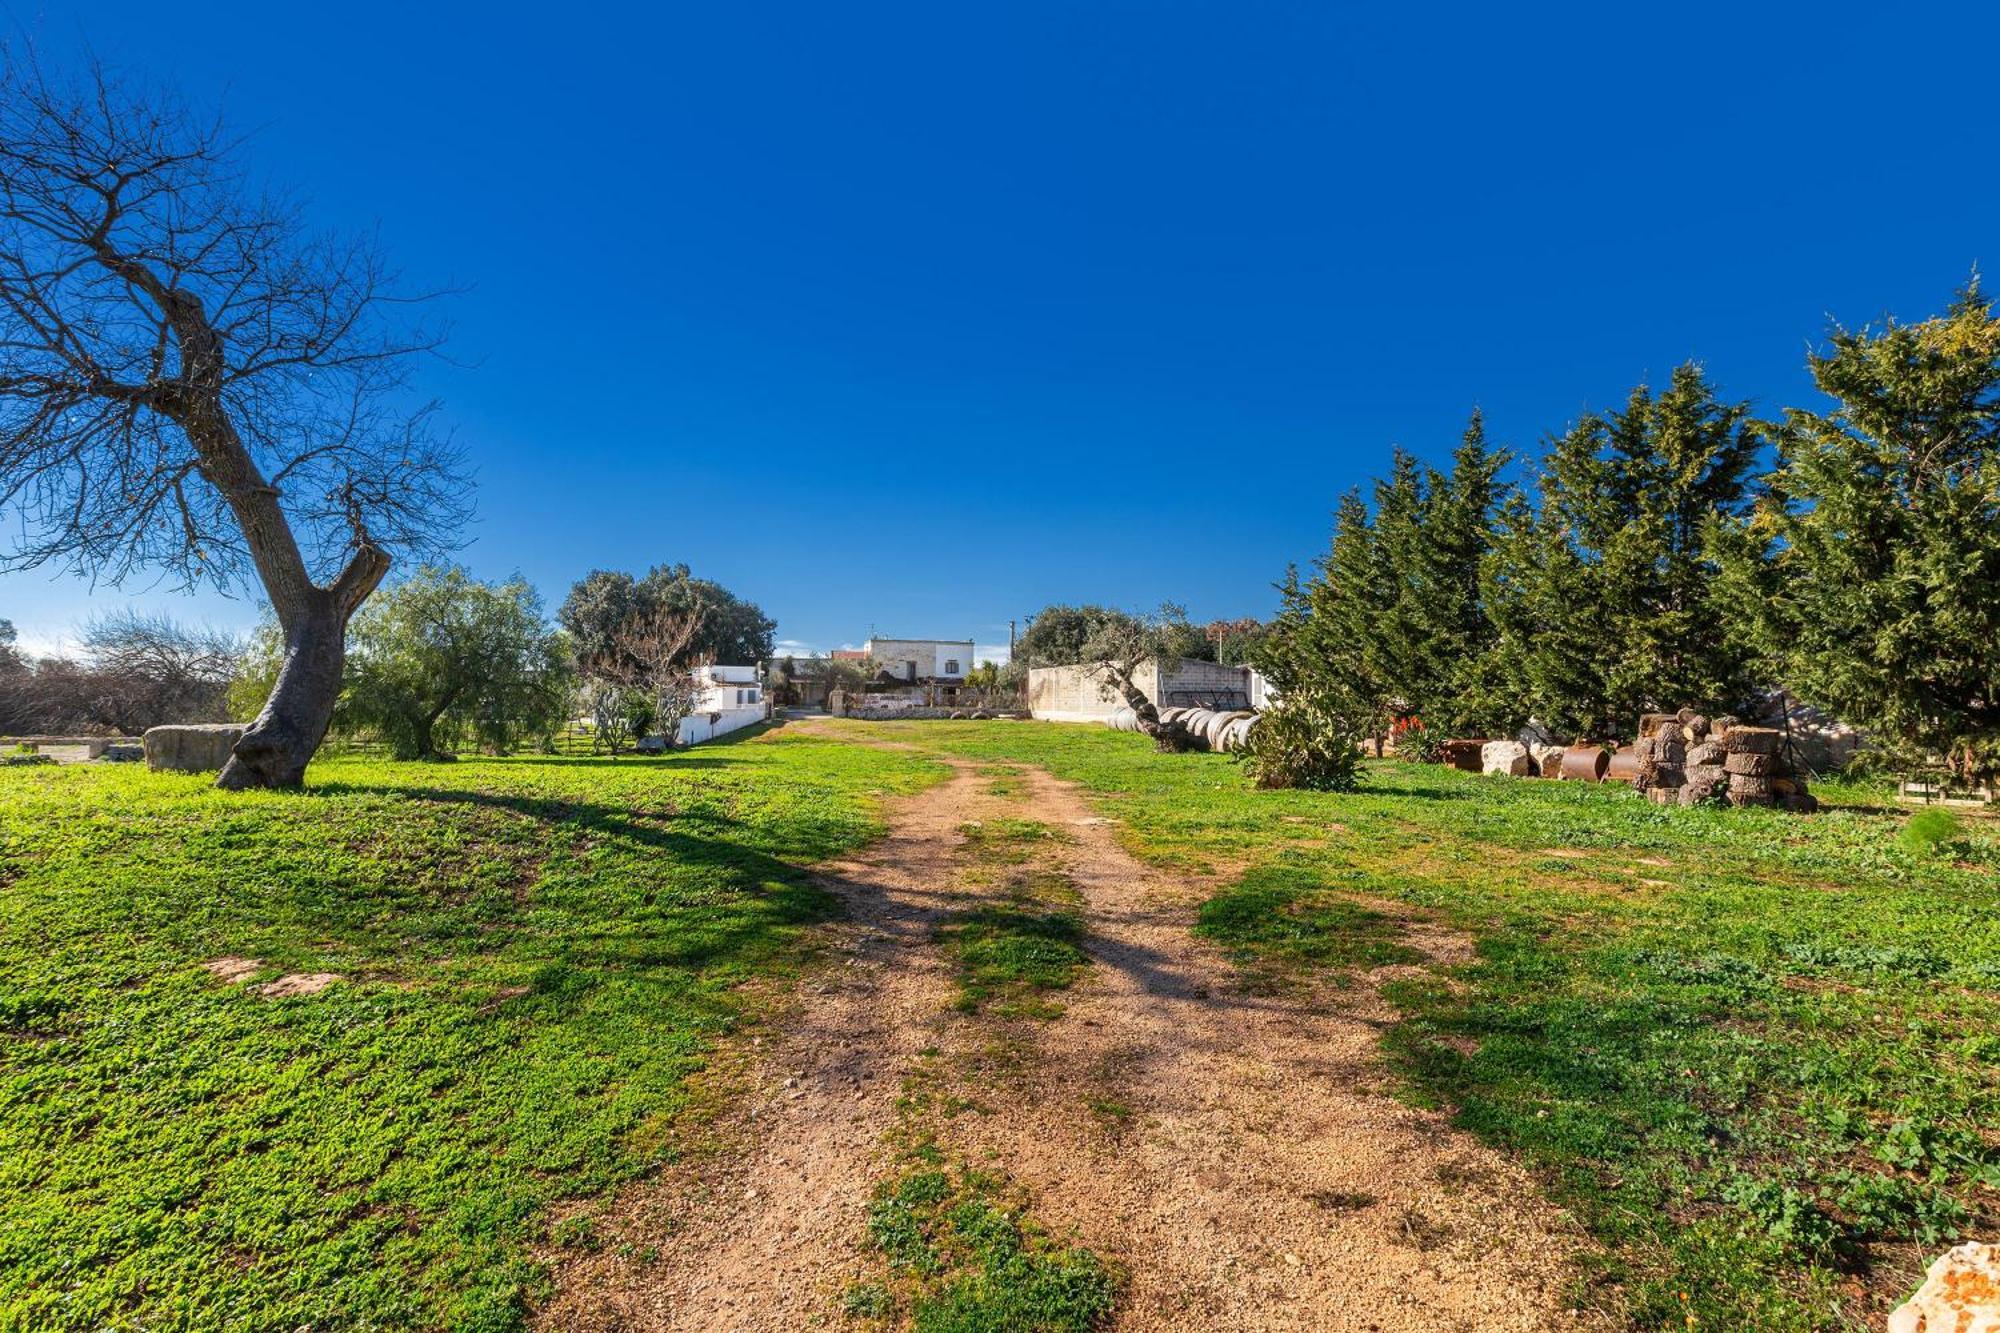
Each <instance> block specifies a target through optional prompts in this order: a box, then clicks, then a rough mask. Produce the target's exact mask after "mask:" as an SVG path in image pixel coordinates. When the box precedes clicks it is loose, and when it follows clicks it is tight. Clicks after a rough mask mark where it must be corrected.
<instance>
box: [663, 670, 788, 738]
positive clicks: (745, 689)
mask: <svg viewBox="0 0 2000 1333" xmlns="http://www.w3.org/2000/svg"><path fill="white" fill-rule="evenodd" d="M694 687H695V697H694V711H693V712H691V713H689V714H688V715H687V716H686V717H684V718H682V719H681V726H680V732H679V734H678V735H677V736H676V737H675V740H676V741H677V742H679V743H680V744H682V745H699V744H701V742H703V741H709V740H714V739H715V738H716V737H717V736H727V735H728V734H729V733H730V732H732V731H741V730H742V729H743V728H744V727H747V726H750V725H752V724H753V723H757V722H762V721H763V720H764V719H765V718H766V717H768V716H770V710H769V708H768V707H766V705H765V702H764V687H763V686H762V685H760V684H758V682H757V668H756V667H753V666H703V667H696V668H695V671H694Z"/></svg>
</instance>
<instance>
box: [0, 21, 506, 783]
mask: <svg viewBox="0 0 2000 1333" xmlns="http://www.w3.org/2000/svg"><path fill="white" fill-rule="evenodd" d="M0 60H5V61H6V63H5V65H4V67H0V510H4V511H5V512H7V514H8V515H9V517H10V518H11V520H12V521H11V523H10V524H9V526H10V528H12V529H13V530H14V532H15V533H16V540H15V542H14V546H13V549H11V550H9V551H6V552H4V553H0V568H8V569H27V568H35V567H37V566H43V565H53V566H55V567H58V568H66V569H69V570H71V571H72V572H75V573H77V574H80V575H84V576H89V577H93V578H97V579H102V580H105V581H108V582H111V583H114V584H115V583H117V582H119V581H120V580H121V579H123V578H125V577H127V576H128V575H131V574H133V573H135V572H137V571H140V570H157V571H163V572H164V573H165V574H166V575H167V577H168V578H169V579H171V580H173V581H175V582H177V583H179V584H180V585H182V586H185V587H193V586H195V585H198V584H203V583H209V584H213V585H215V586H218V587H223V588H231V587H241V586H246V585H247V584H248V583H249V580H250V576H252V575H254V576H255V579H256V582H257V584H258V585H260V586H261V589H262V591H263V593H264V595H265V596H266V597H267V598H268V599H269V601H270V603H271V606H272V608H273V610H274V611H275V612H276V615H277V619H278V623H279V625H280V627H281V629H282V631H283V634H284V640H285V651H284V660H283V664H282V666H281V668H280V670H279V673H278V676H277V682H276V685H275V687H274V688H273V690H272V692H271V695H270V698H269V699H268V701H267V702H266V703H265V705H264V708H263V711H262V712H261V713H260V714H259V715H258V717H257V719H256V720H255V721H254V722H253V723H252V724H251V726H250V728H249V730H248V732H247V733H246V734H245V736H244V737H243V739H242V741H241V742H240V743H239V744H238V745H237V747H236V752H235V755H234V757H233V758H232V759H231V760H230V762H229V764H228V766H227V767H225V768H224V769H223V771H222V775H221V777H220V778H219V779H218V782H219V783H220V785H222V786H224V787H232V788H240V787H253V786H269V787H292V786H297V785H298V784H299V783H300V781H301V780H302V779H303V776H304V773H305V767H306V763H307V761H308V760H310V759H311V757H312V755H313V752H314V751H315V750H316V749H317V748H318V746H319V743H320V741H321V739H322V738H323V737H324V735H325V733H326V728H327V723H328V721H329V719H330V718H331V716H332V712H333V706H334V701H335V698H336V697H337V695H338V693H339V690H340V678H341V670H342V666H343V663H344V659H345V651H346V629H347V622H348V620H349V618H350V617H351V616H352V615H353V614H354V612H355V610H356V608H358V607H359V606H360V605H361V604H362V602H363V601H365V600H366V599H367V597H368V596H369V594H370V593H372V592H373V591H374V590H375V588H376V587H377V586H378V585H379V584H380V583H381V581H382V578H383V576H384V575H385V574H386V573H387V572H388V570H389V565H390V556H391V552H393V551H399V550H401V551H408V550H432V549H436V548H437V547H438V546H439V545H440V543H441V542H446V541H448V540H449V537H450V535H451V534H453V533H454V532H455V531H456V530H457V529H458V527H459V526H460V525H461V524H462V523H463V522H464V520H465V518H466V516H467V499H466V496H467V488H466V484H465V482H464V479H463V475H462V472H461V468H460V460H459V458H458V455H457V452H456V450H454V449H453V448H452V447H451V446H450V444H449V443H448V442H445V441H440V440H439V439H438V438H437V437H436V436H435V435H434V433H433V431H432V430H431V427H430V422H431V418H432V408H431V407H430V406H421V407H414V406H412V405H410V404H409V403H407V401H406V391H407V388H408V373H409V369H410V366H411V363H412V359H413V358H414V357H415V356H416V355H417V354H419V353H422V352H425V351H428V350H432V349H435V348H436V347H437V345H438V342H439V339H440V336H441V335H440V334H439V333H438V332H437V331H435V330H432V329H429V328H426V327H424V326H422V325H421V324H415V323H412V322H411V321H410V320H409V319H408V318H407V317H406V314H407V308H408V306H409V304H410V303H411V302H412V301H420V300H422V299H423V298H422V297H421V296H409V295H406V294H404V293H403V292H402V291H401V290H400V284H399V283H398V282H397V279H396V275H395V274H394V273H392V272H391V271H390V270H389V269H388V268H387V266H386V265H385V263H384V261H383V259H382V257H381V254H380V252H379V251H378V249H377V248H376V246H375V245H374V243H373V241H372V240H371V239H366V238H364V239H360V240H352V239H349V240H343V239H340V238H337V237H331V236H325V235H320V234H317V233H314V232H312V231H310V230H308V228H307V227H306V226H305V224H304V222H303V220H302V217H301V214H300V211H299V209H298V207H297V206H296V205H295V204H294V203H293V202H291V201H289V200H287V199H285V198H283V197H280V196H272V195H269V194H266V193H264V192H262V191H260V190H258V189H256V188H255V187H253V186H252V185H251V183H250V182H249V181H248V180H247V179H246V176H245V173H244V168H243V165H242V161H241V154H240V145H239V144H238V143H237V142H236V141H234V140H231V139H228V138H226V137H225V136H224V134H223V132H222V130H221V127H220V126H219V125H217V124H215V123H213V122H211V121H207V120H202V119H198V118H196V117H195V116H194V115H192V114H191V113H190V112H189V111H188V110H187V109H186V108H185V107H184V106H183V105H182V104H181V103H180V102H178V101H177V100H175V99H174V98H172V97H171V96H167V95H164V94H158V93H150V92H146V91H140V90H134V89H131V88H128V87H127V86H125V85H123V84H122V83H121V82H120V81H119V80H117V79H116V78H114V77H112V76H111V75H110V74H108V73H107V72H106V71H105V70H104V69H103V68H101V67H95V68H93V69H92V70H91V71H90V73H89V75H88V76H87V77H85V78H82V79H80V80H76V81H74V82H64V81H60V80H56V79H52V78H50V77H48V76H47V75H45V73H44V72H43V71H42V70H41V69H40V68H39V67H38V66H37V65H35V64H34V62H33V61H32V60H31V59H30V60H21V59H8V58H7V53H5V52H0Z"/></svg>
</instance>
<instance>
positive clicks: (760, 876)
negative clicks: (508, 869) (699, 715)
mask: <svg viewBox="0 0 2000 1333" xmlns="http://www.w3.org/2000/svg"><path fill="white" fill-rule="evenodd" d="M336 785H337V786H338V787H339V789H340V790H342V791H344V792H351V793H367V794H371V795H378V796H392V797H395V798H397V799H400V800H404V801H410V802H414V803H423V804H436V805H463V806H473V807H478V808H481V809H488V810H498V811H501V812H504V813H507V814H511V815H515V816H518V817H521V818H524V819H529V820H533V821H535V822H536V823H539V824H542V825H545V826H550V827H558V826H559V827H562V828H566V829H569V830H571V831H572V832H573V833H574V834H575V835H576V836H577V837H578V838H579V839H590V838H597V839H604V840H607V841H610V842H613V843H615V844H619V845H622V846H624V847H625V848H626V849H628V850H630V851H634V852H638V853H641V854H643V855H647V856H657V857H659V858H661V859H662V860H663V861H665V862H668V863H670V864H671V865H672V866H673V867H675V868H677V869H679V870H682V871H684V872H691V874H692V876H693V878H694V881H695V883H696V885H698V886H699V887H698V888H696V887H693V886H690V888H689V891H688V893H687V895H686V897H685V899H684V900H682V901H675V900H674V891H673V887H672V886H663V888H662V893H661V897H660V898H657V899H656V898H654V897H652V896H650V895H642V897H641V899H640V900H639V902H638V904H637V910H636V911H635V912H633V914H630V915H624V914H615V913H613V911H612V909H615V908H616V907H618V906H619V903H618V901H617V898H616V896H615V895H613V896H611V897H609V898H608V899H607V901H606V902H605V903H604V904H602V906H601V907H600V908H598V909H597V919H592V913H591V911H590V910H589V909H583V910H572V909H571V907H570V905H569V904H567V903H565V902H564V901H563V899H562V896H561V894H560V891H559V890H555V891H550V892H545V893H541V894H538V895H537V896H538V899H539V901H540V902H541V904H542V906H543V907H544V908H545V909H553V910H556V911H558V912H561V913H563V914H566V915H569V916H570V917H571V920H570V921H568V922H565V923H564V924H563V925H562V927H561V928H560V930H559V931H558V932H548V933H546V934H545V935H544V938H546V939H547V940H548V941H549V942H550V943H551V944H552V945H554V946H555V948H554V949H553V952H554V953H555V954H557V955H558V956H560V958H561V959H562V960H563V961H566V962H570V963H576V964H582V965H586V966H607V967H618V968H651V967H663V966H665V967H675V968H683V969H686V968H702V967H705V966H710V965H715V964H724V963H729V962H735V961H744V960H747V959H749V958H752V957H756V956H762V955H766V954H768V953H769V952H770V951H771V950H772V949H773V948H775V947H776V938H775V936H774V934H773V932H775V931H782V930H784V929H786V928H789V927H794V926H801V925H810V924H813V923H816V922H820V921H825V920H827V919H829V918H831V917H834V916H836V915H838V914H839V907H838V903H837V901H836V900H835V898H834V897H833V895H831V894H829V893H828V892H827V891H826V890H825V889H823V888H821V887H819V886H818V885H816V884H815V883H814V882H813V879H812V874H811V872H810V871H809V870H807V869H806V868H805V867H804V866H802V865H800V864H797V863H795V862H792V861H787V860H785V859H783V858H781V857H778V856H774V855H772V854H771V853H770V852H767V851H764V850H761V849H759V848H757V847H753V846H749V845H747V844H746V843H745V842H743V841H740V840H738V838H735V837H731V836H729V835H728V833H729V831H730V830H735V829H740V828H741V827H742V825H741V824H740V822H739V821H737V820H735V819H732V818H730V817H729V816H727V815H722V814H716V813H714V812H711V811H704V810H688V811H681V810H675V811H670V812H669V811H657V812H655V811H647V810H643V809H635V808H633V807H629V806H621V805H605V804H600V803H596V802H590V801H577V800H570V799H566V798H564V797H561V796H532V795H525V794H511V793H504V792H492V791H482V790H478V789H470V788H457V787H437V786H419V787H397V786H386V785H372V784H366V783H341V784H328V786H329V787H333V786H336ZM826 850H827V851H829V852H832V851H837V850H839V849H837V848H831V847H829V848H827V849H826ZM718 888H720V889H724V890H730V891H733V893H730V894H729V895H728V896H718V895H717V893H716V890H717V889H718ZM626 906H627V907H628V908H631V907H633V906H634V905H633V904H631V903H627V904H626ZM579 907H581V905H579ZM606 913H612V914H606Z"/></svg>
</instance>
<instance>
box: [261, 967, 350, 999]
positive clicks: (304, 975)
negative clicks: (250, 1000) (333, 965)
mask: <svg viewBox="0 0 2000 1333" xmlns="http://www.w3.org/2000/svg"><path fill="white" fill-rule="evenodd" d="M338 980H340V973H338V972H287V973H286V974H285V975H284V976H282V977H279V978H278V979H277V980H276V981H267V982H265V983H264V984H263V985H261V986H259V987H257V988H256V989H257V993H258V994H259V995H261V996H263V997H264V998H265V999H267V1000H290V999H295V998H297V997H298V996H301V995H317V994H319V993H320V992H321V991H323V990H325V989H326V988H327V987H328V986H331V985H332V984H333V983H334V982H336V981H338Z"/></svg>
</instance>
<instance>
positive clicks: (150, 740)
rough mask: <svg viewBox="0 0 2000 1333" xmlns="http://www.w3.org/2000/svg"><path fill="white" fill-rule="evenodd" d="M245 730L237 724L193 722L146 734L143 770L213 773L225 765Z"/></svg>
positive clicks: (155, 729)
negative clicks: (145, 768) (144, 766)
mask: <svg viewBox="0 0 2000 1333" xmlns="http://www.w3.org/2000/svg"><path fill="white" fill-rule="evenodd" d="M245 730H246V728H245V727H244V725H243V724H242V723H241V722H194V723H185V724H180V725H175V726H168V727H154V728H153V729H152V730H151V731H148V732H147V733H146V738H145V744H146V767H147V768H150V769H152V770H153V771H154V772H156V773H213V772H215V771H216V770H217V769H219V768H221V767H222V766H223V765H224V764H226V763H228V762H229V755H230V752H231V751H232V750H234V749H235V748H236V742H238V741H240V740H242V739H243V732H244V731H245Z"/></svg>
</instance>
